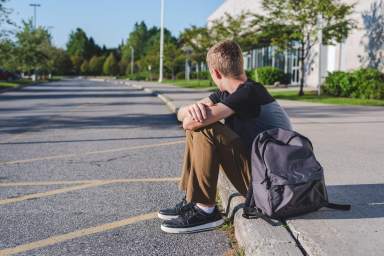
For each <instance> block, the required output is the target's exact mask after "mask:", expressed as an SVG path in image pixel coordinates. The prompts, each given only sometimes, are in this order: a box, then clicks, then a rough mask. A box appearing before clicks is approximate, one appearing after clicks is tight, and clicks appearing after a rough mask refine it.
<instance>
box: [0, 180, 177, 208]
mask: <svg viewBox="0 0 384 256" xmlns="http://www.w3.org/2000/svg"><path fill="white" fill-rule="evenodd" d="M178 180H179V178H178V177H169V178H149V179H114V180H94V181H92V182H89V181H86V182H85V183H86V184H82V185H78V186H72V187H67V188H59V189H54V190H50V191H46V192H40V193H33V194H28V195H24V196H19V197H14V198H7V199H3V200H0V205H5V204H12V203H16V202H20V201H24V200H28V199H36V198H41V197H46V196H52V195H57V194H61V193H66V192H70V191H75V190H80V189H85V188H92V187H97V186H101V185H106V184H116V183H132V182H162V181H178ZM10 184H12V183H8V186H10ZM14 184H17V183H14ZM27 184H28V183H27ZM56 184H57V183H56Z"/></svg>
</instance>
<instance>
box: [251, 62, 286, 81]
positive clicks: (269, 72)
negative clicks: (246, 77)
mask: <svg viewBox="0 0 384 256" xmlns="http://www.w3.org/2000/svg"><path fill="white" fill-rule="evenodd" d="M252 79H253V80H255V81H256V82H259V83H262V84H264V85H273V84H274V83H275V82H279V83H281V84H289V82H290V76H289V75H288V74H285V73H284V72H283V71H282V70H281V69H278V68H275V67H270V66H266V67H259V68H256V69H255V70H254V71H253V75H252Z"/></svg>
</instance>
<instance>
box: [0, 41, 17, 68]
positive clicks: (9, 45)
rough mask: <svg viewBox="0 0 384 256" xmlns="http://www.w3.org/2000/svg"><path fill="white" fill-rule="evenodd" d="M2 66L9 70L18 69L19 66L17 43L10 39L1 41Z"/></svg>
mask: <svg viewBox="0 0 384 256" xmlns="http://www.w3.org/2000/svg"><path fill="white" fill-rule="evenodd" d="M0 67H2V68H3V69H5V70H9V71H16V70H17V68H18V65H17V59H16V45H15V43H14V42H12V41H11V40H10V39H3V40H1V41H0Z"/></svg>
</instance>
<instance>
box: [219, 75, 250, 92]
mask: <svg viewBox="0 0 384 256" xmlns="http://www.w3.org/2000/svg"><path fill="white" fill-rule="evenodd" d="M247 79H248V78H247V76H246V75H245V74H243V75H241V76H240V77H239V78H228V79H227V81H225V85H224V86H225V90H226V91H227V92H228V93H229V94H232V93H234V92H235V91H236V90H237V88H239V86H240V85H241V84H243V83H245V82H246V81H247Z"/></svg>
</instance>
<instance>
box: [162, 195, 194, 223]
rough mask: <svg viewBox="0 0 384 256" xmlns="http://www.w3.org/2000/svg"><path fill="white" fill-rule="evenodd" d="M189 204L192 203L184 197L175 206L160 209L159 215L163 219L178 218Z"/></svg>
mask: <svg viewBox="0 0 384 256" xmlns="http://www.w3.org/2000/svg"><path fill="white" fill-rule="evenodd" d="M188 205H192V204H188V203H187V200H186V199H185V197H184V198H183V200H182V201H181V202H180V203H178V204H176V206H175V207H173V208H167V209H161V210H160V211H159V213H158V214H157V216H158V217H159V218H160V219H163V220H172V219H176V218H178V217H179V216H180V215H181V214H182V212H183V208H185V207H186V206H188ZM187 208H188V207H186V209H187Z"/></svg>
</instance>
